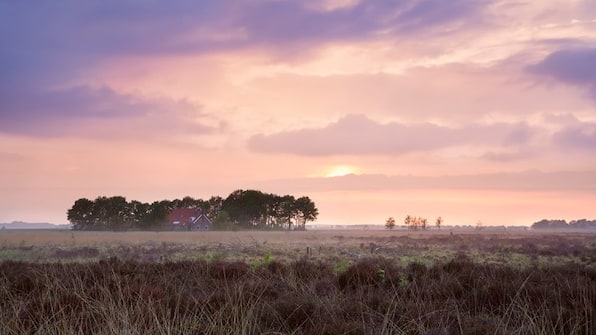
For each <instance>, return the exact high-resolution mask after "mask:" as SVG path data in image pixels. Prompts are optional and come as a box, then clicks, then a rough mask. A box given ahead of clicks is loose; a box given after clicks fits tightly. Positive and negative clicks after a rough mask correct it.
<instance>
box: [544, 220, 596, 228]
mask: <svg viewBox="0 0 596 335" xmlns="http://www.w3.org/2000/svg"><path fill="white" fill-rule="evenodd" d="M532 228H534V229H565V228H581V229H590V228H591V229H596V220H587V219H580V220H571V221H569V223H567V221H565V220H547V219H543V220H540V221H538V222H534V223H533V224H532Z"/></svg>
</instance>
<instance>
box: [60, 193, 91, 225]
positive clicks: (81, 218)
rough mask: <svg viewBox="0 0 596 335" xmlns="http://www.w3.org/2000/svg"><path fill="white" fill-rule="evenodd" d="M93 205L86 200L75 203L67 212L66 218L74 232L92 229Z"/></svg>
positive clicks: (82, 199)
mask: <svg viewBox="0 0 596 335" xmlns="http://www.w3.org/2000/svg"><path fill="white" fill-rule="evenodd" d="M94 210H95V203H94V202H93V201H91V200H89V199H87V198H81V199H78V200H77V201H75V203H74V205H72V207H71V208H70V209H69V210H68V211H67V213H66V217H67V218H68V221H69V222H70V223H72V229H74V230H87V229H93V226H94V225H95V221H96V216H95V211H94Z"/></svg>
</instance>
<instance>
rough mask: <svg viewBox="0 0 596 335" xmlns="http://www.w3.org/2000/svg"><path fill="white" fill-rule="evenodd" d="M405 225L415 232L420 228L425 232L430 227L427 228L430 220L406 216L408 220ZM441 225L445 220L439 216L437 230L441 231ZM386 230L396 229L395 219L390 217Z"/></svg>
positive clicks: (436, 224)
mask: <svg viewBox="0 0 596 335" xmlns="http://www.w3.org/2000/svg"><path fill="white" fill-rule="evenodd" d="M404 224H405V225H406V227H408V228H409V229H414V230H418V228H421V229H423V230H424V229H427V228H428V226H427V224H428V220H427V219H426V218H421V217H413V216H410V215H408V216H406V218H405V219H404ZM441 224H443V218H441V217H440V216H439V217H438V218H437V220H436V221H435V226H437V228H439V229H441ZM385 228H387V229H393V228H395V219H394V218H393V217H389V218H388V219H387V220H386V221H385Z"/></svg>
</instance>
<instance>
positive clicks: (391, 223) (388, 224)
mask: <svg viewBox="0 0 596 335" xmlns="http://www.w3.org/2000/svg"><path fill="white" fill-rule="evenodd" d="M385 228H387V229H389V230H392V229H393V228H395V219H394V218H393V217H392V216H391V217H389V218H388V219H387V220H386V221H385Z"/></svg>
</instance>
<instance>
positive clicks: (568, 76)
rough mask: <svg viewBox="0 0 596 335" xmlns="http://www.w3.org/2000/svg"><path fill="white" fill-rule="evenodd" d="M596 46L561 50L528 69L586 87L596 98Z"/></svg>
mask: <svg viewBox="0 0 596 335" xmlns="http://www.w3.org/2000/svg"><path fill="white" fill-rule="evenodd" d="M594 64H596V48H578V49H568V50H559V51H556V52H553V53H552V54H550V55H548V56H547V57H546V58H545V59H543V60H542V61H541V62H539V63H538V64H535V65H532V66H530V67H529V68H528V69H529V71H530V72H532V73H534V74H538V75H541V76H546V77H549V78H552V79H554V80H557V81H560V82H563V83H566V84H571V85H577V86H581V87H585V88H586V89H588V90H589V92H590V93H591V94H592V96H593V98H594V99H596V66H594Z"/></svg>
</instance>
